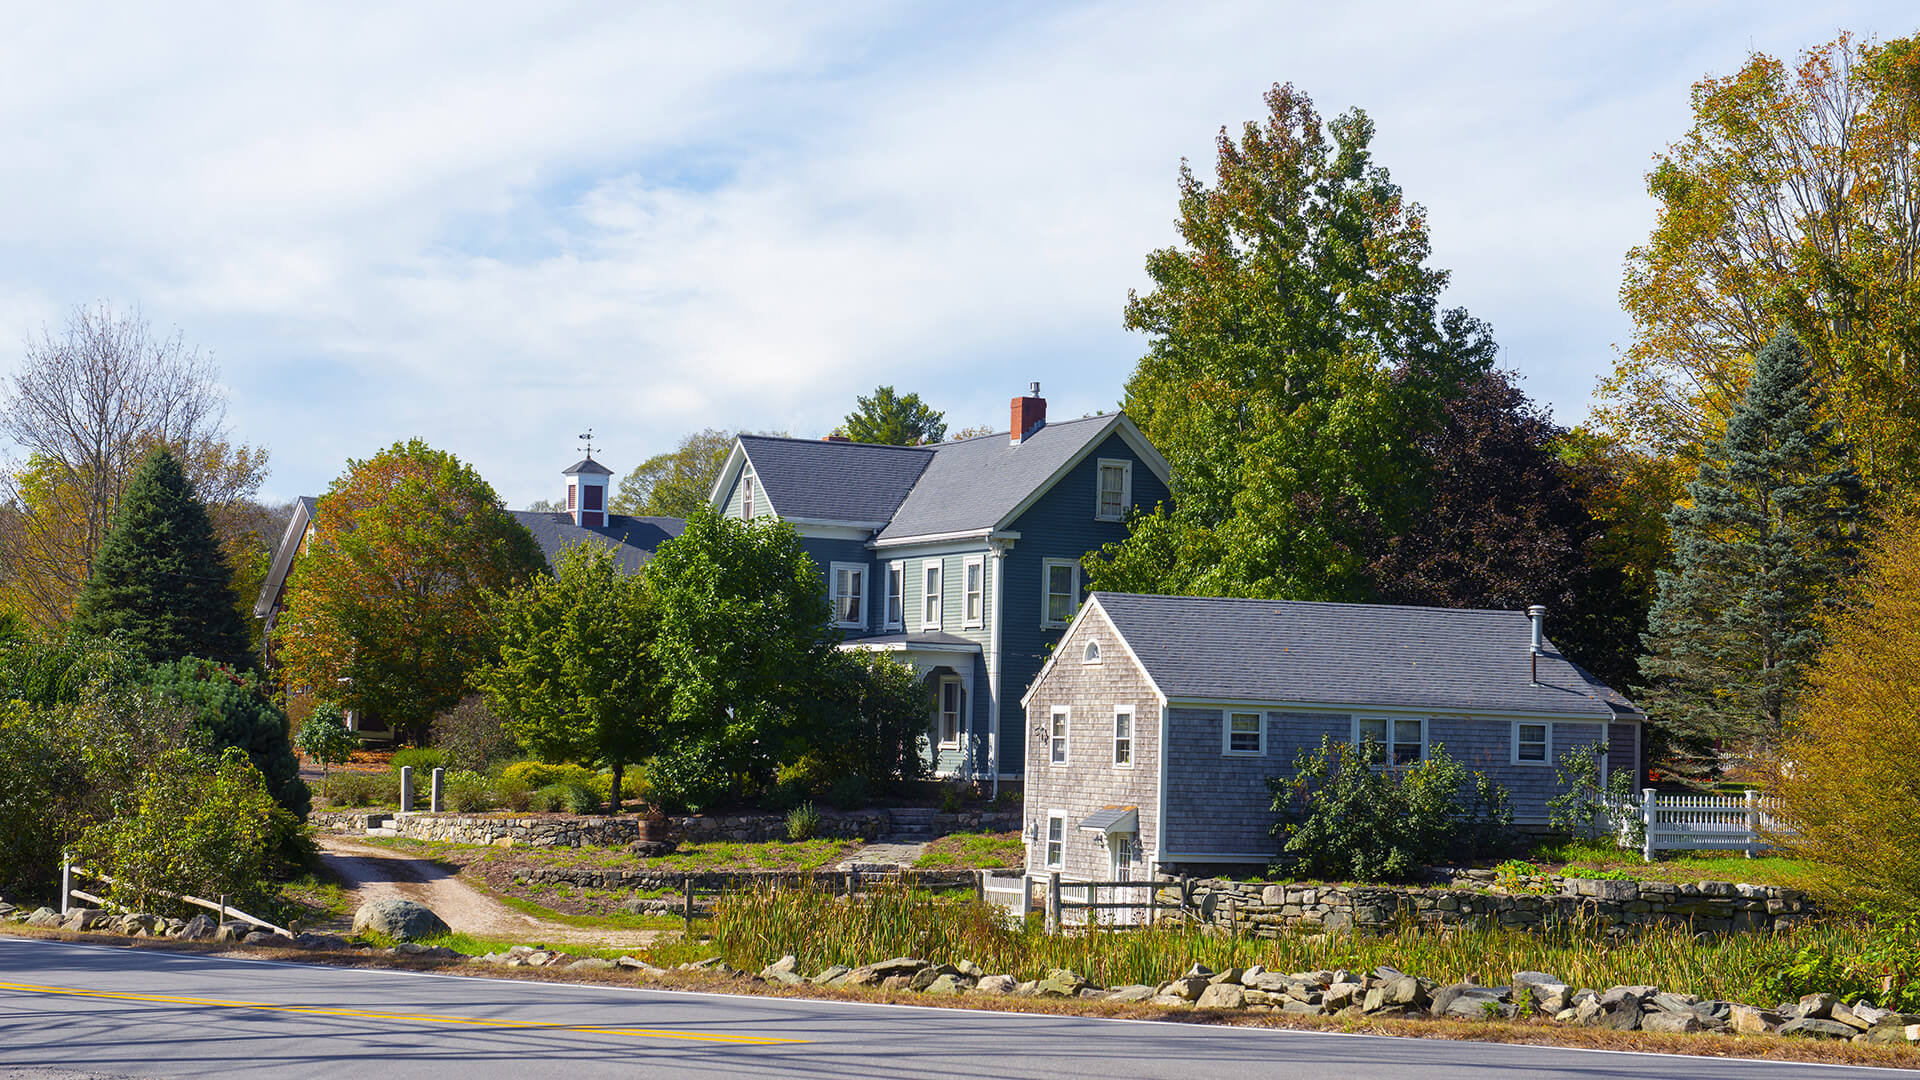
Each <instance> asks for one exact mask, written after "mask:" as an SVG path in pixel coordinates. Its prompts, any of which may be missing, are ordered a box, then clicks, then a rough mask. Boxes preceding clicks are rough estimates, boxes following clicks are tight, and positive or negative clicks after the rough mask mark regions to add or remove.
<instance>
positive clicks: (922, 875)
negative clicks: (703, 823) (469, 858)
mask: <svg viewBox="0 0 1920 1080" xmlns="http://www.w3.org/2000/svg"><path fill="white" fill-rule="evenodd" d="M688 878H692V879H693V887H694V888H695V889H698V890H703V891H707V892H714V891H721V890H725V891H738V890H741V889H753V888H758V887H761V886H776V885H779V886H812V887H815V888H822V889H832V890H835V891H841V890H845V889H848V888H851V887H854V886H857V885H858V884H859V883H861V882H869V883H871V882H875V881H887V882H896V881H898V882H906V883H909V884H912V885H915V886H918V887H920V888H927V889H961V888H965V889H971V888H973V886H974V881H975V874H974V872H973V871H971V870H908V871H904V872H895V873H875V872H873V871H850V870H696V871H694V872H692V873H688V872H686V871H683V870H601V869H596V868H593V867H548V868H542V869H536V870H527V871H524V872H522V873H517V874H515V875H513V883H514V884H515V885H571V886H573V887H574V888H578V889H608V890H628V891H633V892H652V891H657V890H661V889H669V890H678V889H680V888H681V887H683V886H684V885H685V884H686V883H687V879H688Z"/></svg>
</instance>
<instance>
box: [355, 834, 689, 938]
mask: <svg viewBox="0 0 1920 1080" xmlns="http://www.w3.org/2000/svg"><path fill="white" fill-rule="evenodd" d="M318 840H319V842H320V860H321V862H323V863H325V864H326V867H327V870H328V871H329V872H331V873H332V874H333V876H334V878H335V879H337V880H338V881H339V882H340V885H341V887H342V888H344V889H346V890H347V892H348V893H349V894H350V895H351V896H352V901H353V906H354V907H356V908H357V907H359V906H360V905H361V904H363V903H365V902H366V901H368V900H378V899H381V898H385V897H395V898H399V899H403V900H414V901H418V902H419V903H422V904H425V905H427V906H428V907H429V908H432V909H433V912H434V914H436V915H438V916H440V917H441V918H442V919H444V920H446V923H447V925H448V926H450V927H452V928H453V929H454V930H455V931H457V932H459V933H463V934H473V935H475V936H476V937H488V938H506V939H508V940H511V941H521V942H527V943H529V944H532V943H556V942H565V943H566V944H569V945H593V946H598V947H600V948H608V949H629V948H638V947H641V946H646V945H651V944H653V942H654V941H656V940H658V939H659V938H660V937H661V936H663V935H671V934H673V933H675V931H671V930H597V929H582V928H580V927H576V926H568V925H566V924H565V923H557V922H551V921H549V920H546V919H536V918H534V917H533V916H531V915H528V914H525V913H524V912H520V911H515V910H514V909H513V908H510V907H508V906H507V905H505V904H502V903H501V902H500V901H498V900H496V899H494V898H493V897H491V896H488V895H487V894H486V893H483V892H481V891H480V890H478V889H475V888H474V887H473V886H471V885H469V884H467V883H466V882H464V881H462V880H460V878H459V877H458V876H457V875H455V874H454V873H453V871H451V870H448V869H447V868H446V867H444V866H441V865H440V864H439V863H436V862H434V861H433V860H431V859H423V858H419V857H417V856H413V855H408V854H406V853H404V852H398V851H389V850H387V849H385V848H377V847H372V846H370V845H367V844H359V843H355V842H354V841H353V840H351V839H348V838H345V837H340V836H328V835H322V836H320V837H318Z"/></svg>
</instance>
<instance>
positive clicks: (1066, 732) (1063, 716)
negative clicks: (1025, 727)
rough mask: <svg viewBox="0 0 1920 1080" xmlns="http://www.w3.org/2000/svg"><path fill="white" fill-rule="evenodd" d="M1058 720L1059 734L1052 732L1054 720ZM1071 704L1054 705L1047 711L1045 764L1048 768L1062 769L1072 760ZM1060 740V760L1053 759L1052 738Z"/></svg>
mask: <svg viewBox="0 0 1920 1080" xmlns="http://www.w3.org/2000/svg"><path fill="white" fill-rule="evenodd" d="M1056 720H1057V721H1059V722H1060V734H1058V735H1055V734H1054V733H1053V726H1054V721H1056ZM1072 735H1073V706H1071V705H1055V706H1054V707H1053V708H1052V709H1051V710H1050V711H1049V712H1048V713H1047V765H1048V767H1049V768H1054V769H1064V768H1066V767H1067V766H1068V765H1069V764H1071V763H1072V760H1073V739H1072ZM1055 739H1059V740H1060V760H1058V761H1055V760H1054V759H1053V740H1055Z"/></svg>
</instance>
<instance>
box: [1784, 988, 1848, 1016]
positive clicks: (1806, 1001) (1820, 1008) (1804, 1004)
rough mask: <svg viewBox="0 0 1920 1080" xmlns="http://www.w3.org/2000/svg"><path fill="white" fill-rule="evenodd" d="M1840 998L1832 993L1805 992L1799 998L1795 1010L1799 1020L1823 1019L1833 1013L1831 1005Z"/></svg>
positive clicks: (1835, 1003)
mask: <svg viewBox="0 0 1920 1080" xmlns="http://www.w3.org/2000/svg"><path fill="white" fill-rule="evenodd" d="M1839 1003H1840V999H1839V998H1837V997H1835V996H1833V995H1832V994H1806V995H1804V996H1802V997H1801V998H1800V1004H1799V1006H1798V1007H1797V1008H1796V1010H1795V1012H1796V1014H1797V1018H1798V1019H1801V1020H1825V1019H1827V1018H1828V1017H1830V1016H1832V1015H1833V1007H1834V1006H1835V1005H1838V1004H1839Z"/></svg>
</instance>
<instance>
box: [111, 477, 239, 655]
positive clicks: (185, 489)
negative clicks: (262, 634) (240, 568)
mask: <svg viewBox="0 0 1920 1080" xmlns="http://www.w3.org/2000/svg"><path fill="white" fill-rule="evenodd" d="M73 627H74V629H75V630H78V631H80V632H82V633H91V634H98V635H102V636H108V635H111V636H114V637H117V638H119V639H120V640H121V641H122V642H124V643H125V645H126V646H127V647H128V648H129V649H131V650H133V652H134V653H136V654H137V655H139V656H141V657H143V658H145V659H146V660H147V661H148V662H149V663H156V664H158V663H166V662H169V661H174V660H179V659H181V658H183V657H188V656H196V657H200V658H202V659H206V660H214V661H218V662H220V663H223V664H228V665H230V666H232V667H236V668H247V667H250V666H252V657H251V654H250V648H249V639H248V635H247V628H246V626H245V624H243V623H242V622H241V621H240V613H239V611H238V609H237V608H236V607H235V603H234V592H233V570H232V568H231V567H229V566H228V565H227V557H226V555H225V554H224V553H222V552H221V550H220V543H219V541H218V540H217V539H216V538H215V536H214V532H213V522H212V520H211V519H210V518H209V517H208V516H207V508H206V507H205V506H204V505H203V504H202V503H201V502H200V499H199V496H198V495H197V494H196V493H195V491H194V486H193V482H192V481H191V480H189V479H187V474H186V472H185V470H183V469H182V468H181V467H180V462H179V459H177V458H175V457H174V456H173V454H172V452H170V451H169V450H167V449H166V448H165V447H162V448H160V449H157V450H155V451H153V452H152V453H150V454H148V455H147V458H146V460H145V461H143V462H141V464H140V468H139V470H138V471H137V472H135V473H134V476H133V479H132V480H131V481H129V482H128V484H127V490H126V494H125V495H124V496H122V497H121V500H120V506H119V509H118V510H117V511H116V512H115V514H114V519H113V529H112V531H110V532H109V533H108V534H107V539H106V542H105V543H103V544H102V545H101V546H100V555H99V557H98V558H97V559H95V560H94V565H93V575H92V576H91V577H89V578H88V579H87V583H86V585H85V587H84V588H83V589H82V590H81V593H80V602H79V609H78V611H77V613H76V614H75V615H74V620H73Z"/></svg>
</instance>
